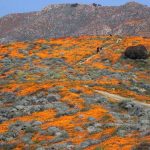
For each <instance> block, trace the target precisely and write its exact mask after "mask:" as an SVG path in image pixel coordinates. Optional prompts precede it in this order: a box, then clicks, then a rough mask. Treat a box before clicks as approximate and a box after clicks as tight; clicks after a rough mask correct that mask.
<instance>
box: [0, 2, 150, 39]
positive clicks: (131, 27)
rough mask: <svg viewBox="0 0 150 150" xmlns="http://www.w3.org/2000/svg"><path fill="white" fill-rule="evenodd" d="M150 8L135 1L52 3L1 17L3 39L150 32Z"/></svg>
mask: <svg viewBox="0 0 150 150" xmlns="http://www.w3.org/2000/svg"><path fill="white" fill-rule="evenodd" d="M149 16H150V8H149V7H147V6H144V5H142V4H139V3H136V2H129V3H127V4H125V5H122V6H118V7H108V6H101V5H83V4H60V5H49V6H47V7H46V8H44V9H43V10H42V11H39V12H32V13H22V14H12V15H8V16H4V17H2V18H0V41H1V42H7V41H12V40H19V41H22V40H33V39H35V38H48V37H66V36H79V35H82V34H84V35H106V34H115V35H132V36H135V35H136V36H149V35H150V17H149Z"/></svg>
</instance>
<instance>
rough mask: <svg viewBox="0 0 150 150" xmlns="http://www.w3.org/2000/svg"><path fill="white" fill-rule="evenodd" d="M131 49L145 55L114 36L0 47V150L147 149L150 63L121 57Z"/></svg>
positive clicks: (133, 40)
mask: <svg viewBox="0 0 150 150" xmlns="http://www.w3.org/2000/svg"><path fill="white" fill-rule="evenodd" d="M137 44H143V45H145V47H146V48H147V49H148V50H150V39H148V38H147V39H144V38H142V37H118V36H113V37H108V36H81V37H78V38H59V39H47V40H45V39H39V40H35V41H32V42H17V43H11V44H7V45H1V46H0V49H1V51H0V149H37V150H39V149H47V150H48V149H56V150H63V149H64V150H76V149H85V150H95V149H96V148H97V149H106V150H120V149H121V150H131V149H133V148H135V147H137V146H138V145H139V144H140V143H143V146H142V145H141V147H144V148H145V149H144V150H148V148H149V145H150V143H149V141H150V113H149V112H150V78H149V73H150V70H149V69H150V59H147V60H130V59H125V58H123V57H122V53H123V52H124V50H125V48H126V47H128V46H131V45H137ZM98 46H103V47H104V49H103V51H102V52H101V53H100V54H97V53H96V48H97V47H98ZM146 147H147V148H146ZM97 149H96V150H97ZM139 149H140V148H139Z"/></svg>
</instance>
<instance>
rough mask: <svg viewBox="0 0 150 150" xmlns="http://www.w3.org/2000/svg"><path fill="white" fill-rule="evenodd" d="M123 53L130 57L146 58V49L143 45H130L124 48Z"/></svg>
mask: <svg viewBox="0 0 150 150" xmlns="http://www.w3.org/2000/svg"><path fill="white" fill-rule="evenodd" d="M124 55H125V56H126V57H127V58H130V59H146V58H148V50H147V49H146V47H145V46H144V45H137V46H130V47H128V48H127V49H126V50H125V53H124Z"/></svg>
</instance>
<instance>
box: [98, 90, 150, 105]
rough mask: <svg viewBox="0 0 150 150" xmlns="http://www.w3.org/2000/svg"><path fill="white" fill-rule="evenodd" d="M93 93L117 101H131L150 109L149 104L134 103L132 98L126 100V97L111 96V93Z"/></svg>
mask: <svg viewBox="0 0 150 150" xmlns="http://www.w3.org/2000/svg"><path fill="white" fill-rule="evenodd" d="M95 92H96V93H100V94H102V95H104V96H105V97H107V98H113V99H115V100H117V101H124V100H131V101H132V102H134V103H136V104H138V105H142V106H144V107H148V108H150V104H146V103H143V102H139V101H136V100H134V99H133V98H126V97H123V96H120V95H116V94H111V93H108V92H105V91H100V90H95Z"/></svg>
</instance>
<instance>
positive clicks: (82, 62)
mask: <svg viewBox="0 0 150 150" xmlns="http://www.w3.org/2000/svg"><path fill="white" fill-rule="evenodd" d="M96 55H97V54H93V55H91V56H89V57H87V58H86V59H85V60H84V61H83V60H81V61H79V62H78V63H77V64H76V65H82V64H84V63H85V62H87V61H89V60H90V59H92V58H93V57H94V56H96Z"/></svg>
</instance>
